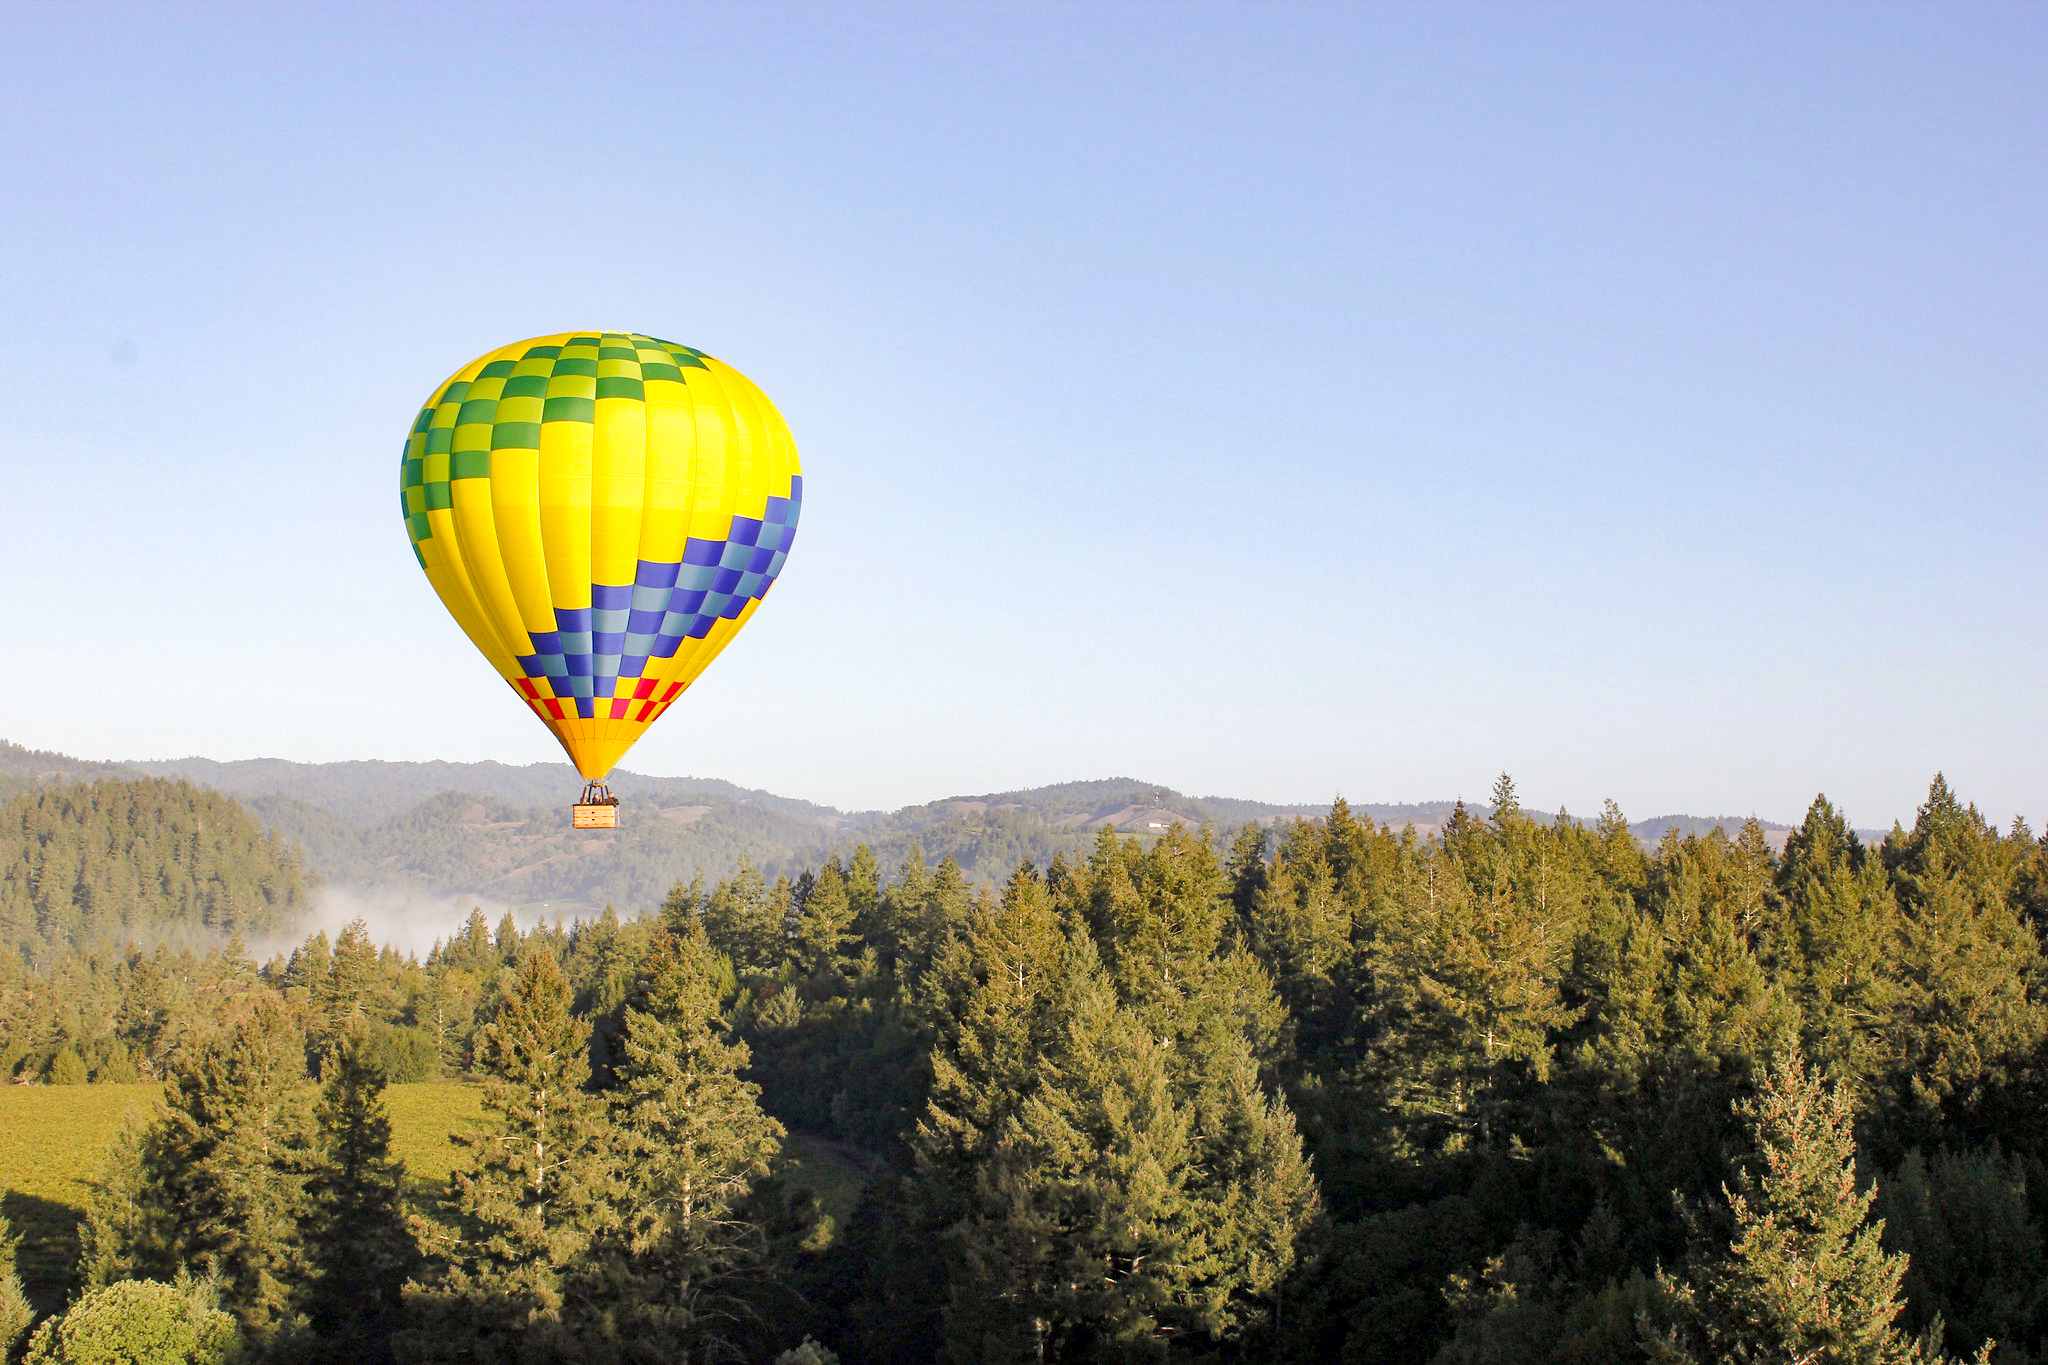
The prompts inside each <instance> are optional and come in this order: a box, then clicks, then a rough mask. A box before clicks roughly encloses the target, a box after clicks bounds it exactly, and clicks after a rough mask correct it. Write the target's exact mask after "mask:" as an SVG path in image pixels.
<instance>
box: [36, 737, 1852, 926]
mask: <svg viewBox="0 0 2048 1365" xmlns="http://www.w3.org/2000/svg"><path fill="white" fill-rule="evenodd" d="M143 775H146V776H155V777H167V778H173V779H178V780H183V781H188V782H191V783H193V784H194V785H197V786H202V787H206V788H208V789H211V790H215V791H219V792H223V793H225V794H227V795H230V796H233V797H235V798H236V799H237V800H239V801H240V802H241V803H242V804H243V805H244V806H245V807H246V808H247V809H248V810H249V811H250V812H251V813H252V814H254V815H255V816H256V817H257V818H258V819H259V820H260V821H262V823H263V824H264V826H265V827H266V828H268V829H269V830H271V831H272V832H273V833H275V834H277V835H278V836H279V837H280V838H282V839H284V840H285V841H287V842H288V843H291V844H295V845H296V846H297V847H298V848H299V850H300V853H301V856H302V860H303V863H304V866H305V869H306V871H307V872H308V873H309V874H312V875H315V876H317V877H319V878H320V879H322V880H324V881H325V882H326V883H327V884H329V885H330V886H334V887H339V888H346V889H349V890H351V891H355V892H360V893H362V894H364V895H367V896H370V897H372V898H374V899H377V900H379V901H382V902H385V903H389V904H415V905H416V904H418V903H420V902H421V901H423V900H432V899H440V898H447V897H463V896H468V897H474V898H476V899H479V900H484V901H487V902H489V903H492V904H497V905H507V906H512V907H516V908H521V909H529V910H544V911H545V913H546V914H547V915H548V916H549V917H553V916H555V915H558V914H559V915H564V916H568V917H577V916H582V917H586V918H587V917H589V916H592V915H596V914H597V913H599V912H600V911H601V910H602V909H603V907H604V906H606V905H608V904H609V905H616V906H632V905H650V904H653V903H654V902H656V901H658V900H659V899H660V898H661V897H662V896H663V895H665V894H666V892H667V890H668V888H669V886H670V885H671V884H672V883H673V882H674V881H675V880H676V879H677V878H683V879H688V878H689V877H690V876H692V875H694V874H696V873H698V872H702V873H704V874H705V875H707V876H710V877H714V878H715V877H725V876H730V875H732V874H733V873H734V872H736V871H737V870H738V869H739V867H740V865H741V864H742V863H745V864H747V865H749V866H752V867H754V868H756V869H758V870H760V871H762V872H764V873H766V874H767V875H768V876H770V877H773V876H777V875H788V876H791V877H796V876H798V875H800V874H801V873H802V872H803V870H804V869H805V868H809V867H815V866H817V865H818V864H819V863H821V862H823V861H824V860H825V859H826V858H827V857H830V856H834V855H837V856H839V857H841V858H845V857H848V856H850V855H851V854H852V852H853V850H854V848H855V847H857V846H863V845H864V846H866V847H867V848H868V849H869V850H870V851H871V852H872V853H873V854H874V856H875V857H876V858H878V859H879V860H880V861H881V863H882V865H883V866H885V867H895V866H897V865H899V864H900V863H901V862H902V861H903V860H904V858H905V857H906V856H908V855H909V853H910V850H911V848H912V846H913V845H914V846H916V847H917V848H918V849H920V850H921V851H922V852H923V853H924V855H925V857H926V858H927V860H928V861H930V862H932V863H934V864H936V863H937V862H939V861H940V860H942V859H944V858H951V859H953V861H954V862H955V863H956V864H957V865H958V866H959V867H960V868H961V870H962V871H964V872H966V873H967V874H968V875H969V877H970V879H971V880H973V881H975V882H977V883H986V884H989V885H1000V884H1001V883H1002V881H1003V879H1004V878H1005V877H1007V876H1008V875H1009V872H1010V870H1011V869H1012V868H1014V867H1015V866H1016V865H1017V863H1018V862H1019V861H1021V860H1024V859H1029V860H1031V861H1032V862H1033V863H1034V864H1035V865H1037V866H1039V867H1044V866H1047V865H1049V864H1050V863H1051V861H1052V860H1053V858H1055V857H1057V856H1065V857H1066V858H1068V859H1070V860H1071V859H1075V858H1081V857H1085V856H1086V855H1087V852H1088V847H1089V844H1090V842H1091V841H1092V840H1093V838H1094V837H1095V832H1096V831H1097V830H1099V829H1101V828H1102V827H1103V826H1104V825H1108V826H1110V827H1111V828H1113V829H1115V830H1116V831H1117V832H1118V833H1120V834H1130V835H1136V836H1137V837H1140V838H1152V837H1156V836H1157V835H1158V834H1160V833H1161V832H1163V831H1164V830H1166V829H1167V828H1168V827H1169V826H1170V825H1171V824H1173V823H1174V822H1175V821H1180V822H1183V823H1185V824H1187V825H1189V826H1191V827H1194V826H1200V825H1203V824H1205V823H1206V824H1210V825H1213V826H1215V827H1216V828H1217V829H1218V830H1219V831H1221V832H1222V833H1223V834H1224V835H1225V837H1228V835H1230V834H1231V833H1234V832H1235V830H1236V829H1238V828H1239V827H1241V826H1243V825H1246V824H1261V823H1262V824H1277V823H1284V822H1286V821H1289V820H1293V819H1296V818H1300V817H1303V816H1313V815H1316V814H1319V813H1320V811H1321V809H1322V808H1321V807H1319V806H1306V805H1296V806H1286V805H1273V804H1270V803H1265V802H1258V801H1247V800H1240V799H1235V798H1230V797H1219V796H1202V797H1192V796H1187V795H1185V794H1183V793H1180V792H1177V791H1174V790H1172V789H1171V788H1168V787H1163V786H1160V785H1158V784H1156V783H1148V782H1141V781H1138V780H1136V779H1132V778H1103V779H1095V780H1091V781H1083V782H1063V783H1058V784H1055V785H1053V786H1047V787H1036V788H1031V789H1029V790H1023V791H1007V792H989V793H983V794H980V795H968V796H956V797H951V798H948V799H945V800H940V801H932V802H927V803H924V804H922V805H915V806H905V807H903V808H901V809H899V810H894V811H840V810H835V809H832V808H831V807H828V806H821V805H817V804H814V803H812V802H808V801H800V800H795V799H792V798H790V797H784V796H777V795H775V794H774V793H771V792H765V791H759V790H754V789H750V788H745V787H740V786H737V785H735V784H733V783H730V782H722V781H718V780H715V779H703V778H678V777H650V776H647V775H645V774H640V773H633V772H626V771H621V772H618V773H615V774H614V775H613V790H614V792H615V793H616V794H618V795H619V797H620V798H621V800H622V801H623V803H624V804H623V808H622V819H621V823H620V828H619V829H617V830H616V831H605V832H602V833H592V832H588V831H584V832H578V831H574V830H571V829H569V828H568V827H567V826H566V825H565V823H564V821H563V820H562V810H561V803H562V801H563V800H564V799H565V795H566V794H570V793H573V792H575V791H576V790H577V789H578V787H579V784H580V782H581V779H580V778H578V777H577V776H576V774H575V773H574V771H573V770H572V769H570V768H569V767H567V766H566V765H564V764H559V763H536V764H531V765H528V766H525V767H513V766H511V765H508V764H503V763H445V762H418V763H394V762H372V761H357V762H346V763H292V762H286V761H284V760H280V759H247V760H241V761H237V762H232V763H222V762H216V761H214V760H211V759H201V758H188V759H178V760H173V761H161V762H159V761H151V762H138V763H128V764H103V763H94V762H90V761H84V760H79V759H74V758H71V757H69V756H67V755H64V754H54V753H47V752H39V751H35V750H28V749H24V748H21V747H20V746H18V745H12V744H8V743H6V742H5V741H0V794H5V793H6V792H7V791H9V790H19V789H22V788H25V787H29V786H33V785H37V784H42V785H51V784H60V783H65V782H76V781H79V780H91V779H95V778H109V777H115V778H119V777H126V778H133V777H136V776H143ZM1457 805H1458V803H1456V802H1453V801H1429V802H1417V803H1410V804H1383V805H1369V806H1362V807H1359V808H1358V810H1359V813H1360V814H1361V815H1368V816H1370V817H1371V818H1373V819H1374V820H1376V821H1378V822H1379V823H1381V824H1385V825H1391V826H1392V827H1394V828H1397V829H1398V828H1401V827H1403V826H1406V825H1413V826H1415V828H1416V829H1417V831H1418V832H1419V833H1422V834H1434V833H1438V832H1440V831H1441V829H1442V827H1443V824H1444V822H1445V821H1446V820H1447V819H1449V818H1450V816H1451V815H1452V813H1453V811H1454V810H1455V809H1456V808H1457ZM1476 809H1478V810H1479V811H1481V812H1482V813H1483V812H1484V810H1485V809H1486V808H1485V807H1483V806H1481V807H1477V808H1476ZM1532 814H1533V815H1535V817H1536V818H1543V819H1547V818H1549V817H1548V816H1547V815H1544V814H1541V813H1532ZM1741 825H1742V821H1741V820H1740V819H1731V818H1727V817H1715V818H1702V817H1699V816H1692V815H1661V816H1655V817H1652V818H1650V819H1646V820H1640V821H1637V822H1635V823H1634V824H1632V825H1631V827H1630V828H1631V829H1632V831H1633V832H1634V833H1635V834H1636V835H1637V836H1638V837H1639V838H1643V839H1646V840H1648V841H1650V842H1655V841H1656V840H1657V839H1659V838H1661V837H1662V836H1663V835H1664V833H1665V831H1666V830H1668V829H1673V828H1675V829H1677V830H1678V831H1679V832H1680V833H1682V834H1704V833H1705V832H1706V831H1707V830H1708V829H1711V828H1713V827H1715V826H1720V827H1722V828H1724V829H1726V830H1727V831H1728V832H1730V833H1731V834H1732V833H1734V832H1735V831H1736V830H1738V829H1739V828H1740V827H1741ZM1760 827H1761V828H1763V829H1764V830H1765V831H1766V833H1767V835H1768V836H1769V837H1770V839H1771V841H1772V843H1773V846H1774V847H1777V846H1781V845H1782V843H1783V841H1784V839H1785V837H1786V835H1787V834H1788V833H1789V828H1788V827H1787V826H1785V825H1776V824H1770V823H1768V822H1765V823H1763V824H1761V826H1760ZM1863 833H1864V835H1865V837H1866V838H1867V839H1871V840H1876V839H1881V838H1882V832H1881V831H1864V832H1863Z"/></svg>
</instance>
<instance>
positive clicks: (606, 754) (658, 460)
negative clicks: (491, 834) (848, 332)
mask: <svg viewBox="0 0 2048 1365" xmlns="http://www.w3.org/2000/svg"><path fill="white" fill-rule="evenodd" d="M400 482H401V486H402V494H401V496H402V499H403V506H404V512H405V520H406V529H407V531H408V533H409V534H410V536H411V538H412V545H413V552H414V554H415V555H417V556H418V558H419V561H420V566H421V567H422V568H423V569H425V570H426V572H427V578H428V580H429V581H430V582H431V583H432V584H433V586H434V590H435V591H436V592H437V593H438V594H439V595H440V597H441V601H442V602H443V603H444V604H445V605H446V606H447V608H448V610H449V612H450V614H452V615H453V616H454V617H455V619H456V621H457V622H458V623H459V624H460V625H461V626H462V628H463V630H464V631H465V632H466V633H467V634H468V635H469V638H470V639H471V641H473V642H474V643H475V644H476V647H477V648H478V649H479V650H480V651H482V653H483V654H484V657H486V658H487V659H489V660H490V661H491V663H492V665H493V666H494V667H496V668H497V670H498V672H499V674H500V676H502V677H503V678H504V679H505V680H506V682H507V683H509V684H510V685H511V686H512V688H513V690H514V691H515V692H517V693H518V694H519V696H520V698H521V700H522V701H524V702H525V703H526V704H527V706H528V707H530V708H531V709H532V710H533V712H534V714H535V715H536V716H538V717H539V718H540V719H541V721H542V722H543V723H544V724H546V725H547V726H548V728H549V729H550V730H552V731H553V732H554V733H555V736H556V737H557V738H558V739H560V740H561V742H562V747H563V748H564V749H565V750H567V751H568V754H569V757H570V759H571V761H573V762H574V763H575V764H576V766H577V769H578V770H579V771H580V772H582V774H583V775H584V776H585V777H587V778H592V779H596V778H601V777H603V776H604V774H605V773H607V772H609V771H610V769H611V767H612V765H613V764H614V763H616V762H617V761H618V759H619V756H620V755H621V754H623V753H624V752H625V751H626V749H627V748H629V747H630V746H631V745H632V743H633V742H634V741H635V740H637V739H638V738H639V737H640V735H641V734H642V733H643V732H644V731H645V730H646V728H647V726H648V725H650V724H652V723H653V722H654V721H655V720H657V719H658V718H660V716H661V715H662V713H663V712H664V711H666V710H667V709H668V707H669V706H670V705H672V704H673V703H674V701H675V699H676V698H677V697H678V696H680V695H681V694H682V692H683V691H684V689H686V688H687V687H688V686H689V685H690V683H692V682H693V681H695V680H696V678H697V675H698V674H699V673H701V672H702V671H703V670H704V667H705V666H706V665H707V664H709V663H710V662H711V660H712V659H714V658H715V657H717V655H718V653H719V652H720V651H721V650H723V649H724V648H725V646H726V645H727V644H728V643H730V642H731V640H732V637H733V636H734V635H735V634H737V633H738V631H739V629H740V627H741V626H743V625H745V624H746V622H747V621H748V620H749V619H750V618H751V617H752V615H753V612H754V609H755V608H756V607H757V606H759V605H760V603H761V600H762V599H763V598H765V597H766V596H767V595H768V589H769V587H770V586H772V585H773V584H774V582H775V577H776V575H777V574H778V573H780V572H781V571H782V565H783V561H784V559H785V558H786V557H787V555H788V553H789V547H790V544H791V542H792V541H793V540H794V538H795V536H796V525H797V515H798V512H799V511H800V509H801V507H802V504H803V476H802V473H801V470H800V467H799V465H798V463H797V456H796V445H795V442H794V441H793V440H792V439H791V437H790V434H789V429H788V427H787V426H785V425H784V424H783V421H782V417H781V415H780V414H779V413H777V412H776V411H775V407H774V405H773V404H772V403H770V402H769V401H768V399H767V396H766V395H764V394H763V393H762V392H761V391H760V390H759V389H757V388H755V387H754V385H753V384H752V383H751V382H750V381H748V380H747V378H746V377H745V376H744V375H742V374H740V373H739V371H737V370H735V369H733V368H732V367H731V366H729V365H725V364H723V363H721V362H720V361H718V360H715V359H713V358H712V357H710V356H707V355H705V354H704V353H703V352H702V351H698V350H694V349H692V348H690V347H688V346H678V345H676V344H675V343H673V342H667V341H661V340H658V339H656V338H654V337H649V336H643V335H640V334H638V333H626V332H589V333H561V334H559V335H555V336H548V337H537V338H534V339H533V340H530V341H522V342H519V343H516V344H515V345H512V346H507V347H503V348H501V349H499V350H496V351H493V352H491V353H489V354H488V355H484V356H480V357H479V358H478V359H476V360H474V361H472V362H471V363H470V364H468V365H466V366H464V367H463V368H462V369H460V370H458V371H456V373H455V374H454V375H452V376H451V377H450V378H449V379H448V381H447V382H446V383H444V384H443V385H441V386H440V388H438V389H437V390H436V391H435V397H434V398H433V399H432V400H431V401H429V402H428V404H427V405H426V406H425V407H424V408H422V409H421V410H420V414H419V417H418V419H417V420H416V421H415V422H414V423H413V429H412V433H411V435H410V436H408V437H407V439H406V443H405V454H404V462H403V465H402V473H401V480H400Z"/></svg>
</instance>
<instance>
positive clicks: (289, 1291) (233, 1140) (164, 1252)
mask: <svg viewBox="0 0 2048 1365" xmlns="http://www.w3.org/2000/svg"><path fill="white" fill-rule="evenodd" d="M242 999H243V1001H245V1002H246V1008H245V1009H244V1010H243V1012H242V1013H241V1014H240V1015H239V1017H237V1018H234V1019H232V1020H231V1021H229V1023H228V1024H227V1026H226V1027H225V1028H224V1029H223V1030H222V1032H221V1033H220V1034H219V1035H218V1036H216V1037H214V1038H211V1039H209V1040H207V1041H206V1042H205V1043H203V1044H202V1045H200V1046H199V1047H197V1048H195V1049H193V1050H192V1051H191V1052H189V1053H187V1054H184V1055H183V1056H182V1057H181V1058H180V1059H179V1060H178V1061H176V1062H175V1063H174V1064H173V1066H172V1067H171V1069H170V1073H169V1075H168V1076H167V1077H166V1080H165V1086H164V1107H163V1110H162V1112H161V1116H160V1117H159V1119H158V1121H157V1123H156V1125H155V1126H154V1127H153V1128H152V1129H151V1130H150V1132H149V1133H148V1135H147V1136H146V1137H145V1139H144V1141H143V1144H142V1153H141V1170H142V1176H143V1183H142V1188H141V1190H140V1192H139V1195H138V1202H139V1204H140V1209H139V1212H140V1215H141V1216H140V1219H139V1220H138V1236H137V1238H136V1257H135V1259H136V1262H137V1264H138V1266H139V1267H140V1268H141V1269H142V1270H143V1272H144V1273H145V1274H150V1275H152V1276H155V1277H159V1278H164V1279H169V1278H171V1277H172V1276H173V1275H175V1274H177V1273H179V1272H188V1273H190V1274H193V1275H196V1276H198V1277H200V1278H202V1279H210V1280H213V1281H215V1282H217V1283H218V1285H219V1287H220V1291H221V1297H222V1306H223V1307H225V1308H226V1309H227V1311H228V1312H230V1313H232V1314H233V1315H234V1317H235V1318H236V1320H237V1321H238V1322H239V1323H240V1324H241V1327H242V1329H243V1331H244V1332H246V1333H247V1334H248V1335H250V1336H251V1337H252V1338H254V1339H256V1340H257V1341H262V1340H264V1339H266V1338H268V1337H269V1336H271V1335H272V1334H274V1333H275V1332H277V1331H278V1330H280V1329H281V1328H283V1327H285V1326H286V1325H287V1324H288V1322H289V1320H290V1318H291V1316H292V1315H293V1313H294V1311H295V1309H296V1301H297V1299H298V1296H299V1293H300V1290H301V1289H302V1287H303V1285H304V1282H305V1278H306V1254H305V1245H304V1241H303V1237H302V1232H301V1229H302V1225H303V1222H304V1219H305V1215H306V1209H307V1204H306V1189H305V1185H306V1175H307V1169H308V1164H309V1158H310V1155H311V1149H312V1121H311V1115H310V1113H309V1105H308V1098H309V1097H308V1094H307V1086H306V1083H305V1051H304V1047H305V1045H304V1042H303V1039H302V1038H301V1036H300V1035H299V1033H298V1031H297V1030H296V1029H295V1028H293V1027H292V1025H291V1023H290V1021H289V1020H288V1019H287V1017H286V1015H285V1011H284V1007H283V1005H282V1004H281V1002H279V1001H278V1000H277V999H276V997H275V996H273V995H271V994H269V993H268V992H252V993H251V994H249V995H247V996H244V997H242Z"/></svg>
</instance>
